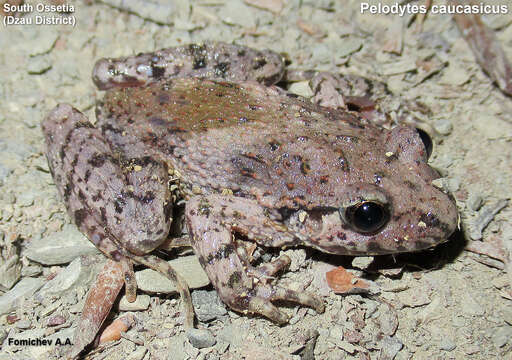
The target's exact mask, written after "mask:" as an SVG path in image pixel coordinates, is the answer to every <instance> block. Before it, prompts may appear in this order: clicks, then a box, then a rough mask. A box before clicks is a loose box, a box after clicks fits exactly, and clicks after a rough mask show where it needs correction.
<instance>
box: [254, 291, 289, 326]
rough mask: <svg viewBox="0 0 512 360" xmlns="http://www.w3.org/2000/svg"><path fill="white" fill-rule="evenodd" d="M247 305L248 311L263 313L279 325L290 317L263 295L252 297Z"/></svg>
mask: <svg viewBox="0 0 512 360" xmlns="http://www.w3.org/2000/svg"><path fill="white" fill-rule="evenodd" d="M247 305H248V306H247V311H248V312H250V313H253V314H259V315H263V316H265V317H266V318H268V319H270V320H272V321H273V322H275V323H277V324H279V325H284V324H286V323H287V322H288V320H289V319H290V318H289V316H288V315H286V314H285V313H284V312H282V311H281V310H279V309H278V308H277V307H276V306H274V305H273V304H272V303H271V302H270V301H269V300H267V299H265V298H263V297H261V296H255V297H252V298H251V299H250V300H249V302H248V304H247Z"/></svg>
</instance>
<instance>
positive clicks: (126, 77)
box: [92, 42, 284, 90]
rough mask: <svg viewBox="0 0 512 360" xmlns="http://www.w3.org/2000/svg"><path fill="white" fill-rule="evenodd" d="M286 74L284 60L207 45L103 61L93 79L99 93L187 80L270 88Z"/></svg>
mask: <svg viewBox="0 0 512 360" xmlns="http://www.w3.org/2000/svg"><path fill="white" fill-rule="evenodd" d="M283 73H284V62H283V59H282V56H281V55H279V54H277V53H275V52H272V51H269V50H263V51H258V50H254V49H251V48H248V47H245V46H239V45H231V44H226V43H222V42H205V43H204V44H190V45H185V46H178V47H174V48H168V49H162V50H158V51H155V52H153V53H146V54H139V55H136V56H131V57H125V58H119V59H100V60H98V61H97V62H96V64H95V66H94V69H93V71H92V78H93V81H94V83H95V84H96V86H97V87H98V88H99V89H100V90H107V89H110V88H113V87H132V86H143V85H147V84H149V83H152V82H156V81H160V80H167V79H173V78H184V77H201V78H208V79H218V80H228V81H245V80H255V81H258V82H260V83H263V84H266V85H271V84H274V83H277V82H278V81H279V80H280V79H281V77H282V76H283Z"/></svg>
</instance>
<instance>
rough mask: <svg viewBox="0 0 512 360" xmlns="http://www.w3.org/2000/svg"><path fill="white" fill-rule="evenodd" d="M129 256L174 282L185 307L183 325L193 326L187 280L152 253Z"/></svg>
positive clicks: (192, 311) (192, 310)
mask: <svg viewBox="0 0 512 360" xmlns="http://www.w3.org/2000/svg"><path fill="white" fill-rule="evenodd" d="M131 258H132V259H133V260H134V261H136V262H138V263H140V264H142V265H146V266H147V267H149V268H151V269H153V270H155V271H157V272H159V273H160V274H162V275H164V276H165V277H167V278H168V279H169V280H171V281H172V282H173V283H174V284H176V288H177V289H178V292H179V293H180V297H181V299H182V301H183V307H184V308H185V322H184V326H185V328H187V329H190V328H193V327H194V306H193V305H192V297H191V296H190V290H189V288H188V284H187V282H186V281H185V280H184V279H183V278H182V277H181V276H180V275H179V274H178V273H177V272H176V271H175V270H174V269H173V268H172V267H171V265H169V263H168V262H166V261H165V260H162V259H160V258H159V257H156V256H153V255H141V256H139V255H133V256H131Z"/></svg>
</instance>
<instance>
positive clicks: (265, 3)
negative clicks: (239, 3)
mask: <svg viewBox="0 0 512 360" xmlns="http://www.w3.org/2000/svg"><path fill="white" fill-rule="evenodd" d="M244 2H245V3H246V4H247V5H249V6H254V7H257V8H258V9H263V10H268V11H270V12H273V13H274V14H279V13H280V12H281V10H283V6H284V4H283V0H244Z"/></svg>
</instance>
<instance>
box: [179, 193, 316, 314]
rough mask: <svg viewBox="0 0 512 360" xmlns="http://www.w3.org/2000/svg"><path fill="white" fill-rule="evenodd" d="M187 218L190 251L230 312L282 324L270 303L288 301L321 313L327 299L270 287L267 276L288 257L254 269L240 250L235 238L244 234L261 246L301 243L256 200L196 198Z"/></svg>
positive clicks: (216, 196) (229, 197) (283, 264)
mask: <svg viewBox="0 0 512 360" xmlns="http://www.w3.org/2000/svg"><path fill="white" fill-rule="evenodd" d="M185 214H186V218H187V225H188V228H189V233H190V236H191V242H192V247H193V248H194V251H195V253H196V254H197V256H198V258H199V262H200V263H201V264H202V266H203V267H204V269H205V271H206V273H207V275H208V277H209V278H210V280H211V281H212V283H213V285H214V286H215V288H216V289H217V291H218V293H219V296H220V298H221V299H222V300H223V301H224V302H225V303H226V304H228V305H229V306H230V307H231V308H232V309H234V310H237V311H240V312H243V313H254V314H260V315H263V316H265V317H267V318H269V319H270V320H272V321H274V322H276V323H279V324H284V323H286V322H287V321H288V316H287V315H286V314H285V313H284V312H282V311H280V310H279V309H278V308H277V307H275V306H274V305H273V304H272V302H273V301H276V300H286V301H291V302H295V303H298V304H301V305H305V306H308V307H311V308H313V309H315V310H316V311H317V312H319V313H321V312H323V311H324V304H323V301H322V300H321V299H319V298H317V297H316V296H314V295H311V294H307V293H303V292H296V291H293V290H290V289H285V288H282V287H279V286H272V285H270V284H268V281H267V280H268V276H269V275H273V273H275V272H276V271H277V270H278V269H279V268H281V267H283V266H285V265H286V264H287V263H288V262H289V259H286V258H281V259H278V261H277V263H276V264H274V266H268V265H263V266H262V267H260V268H253V267H252V266H251V264H249V262H248V259H247V257H246V255H245V253H244V251H241V250H240V249H238V248H237V246H236V241H235V240H234V237H233V236H234V234H235V233H238V234H243V235H244V236H246V237H247V238H249V239H250V240H254V241H256V242H258V243H259V244H261V245H264V246H271V247H281V246H284V245H292V244H295V243H297V241H296V240H295V239H294V237H293V235H292V234H290V233H289V232H288V231H287V230H286V228H285V227H284V226H283V225H282V224H281V223H279V221H278V219H277V218H276V219H273V218H272V216H271V215H269V214H268V213H267V212H266V211H265V209H264V208H263V207H262V206H260V205H259V204H258V203H257V201H256V200H251V199H245V198H239V197H235V196H223V195H210V196H206V197H203V196H196V197H194V198H192V199H190V200H189V201H188V203H187V205H186V211H185Z"/></svg>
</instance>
